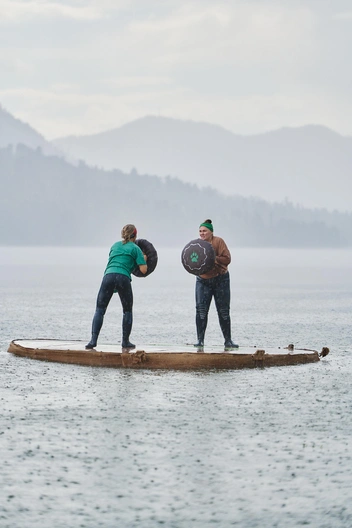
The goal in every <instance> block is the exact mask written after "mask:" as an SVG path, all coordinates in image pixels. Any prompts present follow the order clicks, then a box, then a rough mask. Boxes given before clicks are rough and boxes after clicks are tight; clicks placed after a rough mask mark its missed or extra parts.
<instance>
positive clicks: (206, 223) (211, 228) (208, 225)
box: [199, 222, 214, 232]
mask: <svg viewBox="0 0 352 528" xmlns="http://www.w3.org/2000/svg"><path fill="white" fill-rule="evenodd" d="M202 226H203V227H206V228H207V229H209V231H211V232H213V231H214V228H213V224H212V223H209V222H203V223H202V224H200V226H199V227H202Z"/></svg>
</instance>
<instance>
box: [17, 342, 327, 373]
mask: <svg viewBox="0 0 352 528" xmlns="http://www.w3.org/2000/svg"><path fill="white" fill-rule="evenodd" d="M85 345H86V341H75V340H54V339H16V340H14V341H12V342H11V343H10V346H9V349H8V352H10V353H12V354H15V355H17V356H21V357H27V358H31V359H37V360H41V361H54V362H59V363H70V364H77V365H87V366H100V367H113V368H142V369H143V368H147V369H180V370H191V369H241V368H255V367H271V366H284V365H298V364H302V363H313V362H317V361H320V359H319V353H318V351H316V350H310V349H296V348H294V347H293V345H289V346H286V347H265V348H264V347H258V346H252V347H249V346H245V347H242V346H240V347H239V348H238V349H235V350H231V351H225V350H224V347H223V346H219V347H214V346H209V347H207V346H205V347H204V348H203V349H197V348H196V347H194V346H193V345H191V344H184V345H138V346H136V348H135V349H132V350H131V349H130V350H126V349H123V348H121V345H117V344H104V343H102V344H98V345H97V347H96V348H94V349H93V350H85Z"/></svg>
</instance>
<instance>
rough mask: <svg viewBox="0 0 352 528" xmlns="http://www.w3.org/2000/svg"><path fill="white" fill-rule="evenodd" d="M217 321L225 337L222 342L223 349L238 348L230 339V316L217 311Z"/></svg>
mask: <svg viewBox="0 0 352 528" xmlns="http://www.w3.org/2000/svg"><path fill="white" fill-rule="evenodd" d="M219 323H220V328H221V331H222V334H223V336H224V339H225V343H224V347H225V350H233V349H234V348H239V347H238V345H236V343H234V342H233V341H232V339H231V319H230V316H226V317H224V316H223V315H222V314H221V313H219Z"/></svg>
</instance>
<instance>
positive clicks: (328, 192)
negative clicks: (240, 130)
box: [54, 116, 352, 211]
mask: <svg viewBox="0 0 352 528" xmlns="http://www.w3.org/2000/svg"><path fill="white" fill-rule="evenodd" d="M54 144H55V145H56V146H57V147H59V148H60V149H61V150H62V151H63V152H65V153H66V155H67V156H68V157H69V159H76V160H77V159H82V160H84V161H85V162H86V163H88V164H89V165H92V166H99V167H102V168H104V169H107V170H110V169H113V168H118V169H120V170H122V171H124V172H130V171H131V170H132V169H133V168H135V169H136V170H137V171H138V172H139V173H140V174H155V175H157V176H160V177H165V176H167V175H170V176H174V177H177V178H180V179H181V180H182V181H184V182H189V183H195V184H197V185H199V186H200V187H207V186H212V187H214V188H216V189H217V190H219V191H220V192H223V193H224V194H226V195H234V194H240V195H243V196H255V197H258V198H262V199H264V200H267V201H271V202H277V201H279V202H280V201H283V200H285V199H286V198H288V199H289V200H291V201H293V202H294V203H297V204H301V205H303V206H306V207H313V208H320V207H328V208H330V209H331V210H333V209H339V210H347V211H348V210H351V205H350V200H349V199H348V198H347V194H346V191H347V193H348V192H349V191H352V184H351V182H350V173H351V169H352V138H350V137H345V136H341V135H340V134H338V133H337V132H334V131H333V130H331V129H329V128H327V127H324V126H322V125H305V126H303V127H297V128H291V127H283V128H280V129H277V130H274V131H270V132H266V133H263V134H256V135H252V136H244V135H238V134H234V133H233V132H230V131H228V130H226V129H224V128H223V127H220V126H218V125H212V124H204V123H200V122H193V121H181V120H176V119H169V118H164V117H152V116H148V117H145V118H141V119H138V120H135V121H132V122H130V123H127V124H125V125H123V126H122V127H118V128H114V129H110V130H109V131H105V132H100V133H99V134H91V135H86V136H70V137H69V138H67V137H66V138H61V139H57V140H55V141H54ZM342 189H343V190H342Z"/></svg>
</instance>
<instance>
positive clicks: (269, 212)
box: [0, 145, 352, 247]
mask: <svg viewBox="0 0 352 528" xmlns="http://www.w3.org/2000/svg"><path fill="white" fill-rule="evenodd" d="M0 178H1V194H0V220H1V221H0V245H78V246H80V245H81V246H97V245H102V246H106V245H109V244H111V243H112V242H114V241H115V240H118V239H119V238H120V230H121V227H122V226H123V225H124V224H126V223H134V224H136V225H137V227H138V234H139V236H140V237H141V238H147V239H149V240H151V241H153V243H155V244H157V245H159V246H168V247H174V246H182V247H183V245H185V244H186V243H187V242H188V241H189V240H191V239H193V238H197V236H198V226H199V224H200V223H201V222H202V221H203V220H204V219H205V218H211V219H212V220H213V223H214V228H215V234H218V235H219V236H223V237H224V238H225V240H226V241H227V243H228V244H229V245H230V246H231V247H235V246H253V247H347V246H351V245H352V229H351V227H352V215H351V214H349V213H342V212H338V211H333V212H331V211H328V210H326V209H307V208H302V207H300V206H299V205H295V204H292V203H291V202H289V201H285V202H283V203H269V202H266V201H264V200H261V199H257V198H250V197H249V198H248V197H242V196H225V195H222V194H221V193H219V192H217V191H215V190H213V189H211V188H205V189H200V188H198V187H197V186H196V185H192V184H187V183H183V182H181V181H180V180H179V179H177V178H171V177H166V178H160V177H158V176H153V175H141V174H138V173H137V172H136V171H135V170H132V171H131V172H130V173H129V174H126V173H123V172H122V171H119V170H111V171H106V170H102V169H101V168H98V167H88V166H87V165H86V164H85V163H84V162H80V163H79V164H78V165H77V166H75V165H72V164H70V163H68V162H67V161H65V160H64V159H63V158H60V157H57V156H45V155H43V153H42V151H41V149H40V148H37V149H35V150H33V149H30V148H28V147H26V146H24V145H17V147H16V148H13V147H11V146H9V147H7V148H3V149H0Z"/></svg>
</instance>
